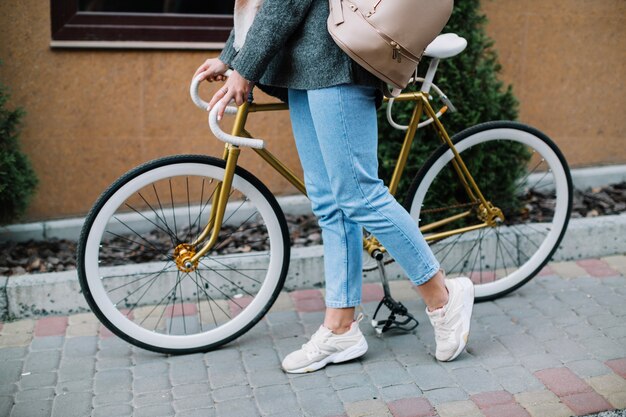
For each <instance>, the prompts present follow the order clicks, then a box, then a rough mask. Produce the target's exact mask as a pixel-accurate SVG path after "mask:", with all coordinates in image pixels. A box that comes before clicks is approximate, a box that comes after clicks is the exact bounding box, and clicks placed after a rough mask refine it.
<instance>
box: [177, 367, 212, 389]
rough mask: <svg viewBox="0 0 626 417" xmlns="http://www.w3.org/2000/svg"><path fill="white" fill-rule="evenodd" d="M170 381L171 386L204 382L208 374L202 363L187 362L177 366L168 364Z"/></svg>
mask: <svg viewBox="0 0 626 417" xmlns="http://www.w3.org/2000/svg"><path fill="white" fill-rule="evenodd" d="M169 373H170V380H171V382H172V385H174V386H176V385H182V384H191V383H193V382H206V381H208V379H209V373H208V371H207V368H206V366H205V364H204V362H202V361H189V362H183V363H179V364H170V372H169Z"/></svg>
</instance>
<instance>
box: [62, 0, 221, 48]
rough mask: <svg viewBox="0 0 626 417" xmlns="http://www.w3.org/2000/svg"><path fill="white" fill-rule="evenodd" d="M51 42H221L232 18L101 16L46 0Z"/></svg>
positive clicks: (71, 1) (69, 0)
mask: <svg viewBox="0 0 626 417" xmlns="http://www.w3.org/2000/svg"><path fill="white" fill-rule="evenodd" d="M50 17H51V25H52V41H53V42H60V43H63V41H85V42H101V41H108V42H111V41H113V42H115V41H120V42H124V41H135V42H137V41H138V42H180V43H184V42H188V43H195V42H201V43H223V42H225V41H226V39H227V38H228V35H229V33H230V30H231V29H232V27H233V17H232V15H182V14H149V13H145V14H144V13H102V12H83V11H79V10H78V2H77V1H76V0H50Z"/></svg>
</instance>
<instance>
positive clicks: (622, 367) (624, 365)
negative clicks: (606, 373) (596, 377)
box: [606, 358, 626, 379]
mask: <svg viewBox="0 0 626 417" xmlns="http://www.w3.org/2000/svg"><path fill="white" fill-rule="evenodd" d="M606 365H607V366H608V367H609V368H611V369H613V372H615V373H616V374H618V375H620V376H621V377H622V378H624V379H626V358H622V359H614V360H610V361H606Z"/></svg>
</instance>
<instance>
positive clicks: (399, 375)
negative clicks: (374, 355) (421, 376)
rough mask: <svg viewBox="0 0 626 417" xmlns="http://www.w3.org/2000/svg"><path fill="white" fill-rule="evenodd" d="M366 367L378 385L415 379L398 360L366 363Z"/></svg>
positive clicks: (407, 381) (385, 385) (388, 384)
mask: <svg viewBox="0 0 626 417" xmlns="http://www.w3.org/2000/svg"><path fill="white" fill-rule="evenodd" d="M364 368H365V372H367V374H368V375H369V377H370V378H371V379H372V382H373V383H374V385H376V386H377V387H387V386H390V385H395V384H402V383H409V382H412V381H413V378H412V377H411V375H409V373H408V372H407V370H406V369H405V368H404V367H403V366H402V365H400V364H399V363H398V362H396V361H381V362H374V363H366V364H365V365H364Z"/></svg>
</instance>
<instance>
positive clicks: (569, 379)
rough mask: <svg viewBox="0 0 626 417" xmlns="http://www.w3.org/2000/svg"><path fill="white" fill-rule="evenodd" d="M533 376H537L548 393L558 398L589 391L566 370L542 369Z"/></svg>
mask: <svg viewBox="0 0 626 417" xmlns="http://www.w3.org/2000/svg"><path fill="white" fill-rule="evenodd" d="M535 376H537V378H539V379H540V380H541V382H543V384H544V385H545V386H546V387H547V388H548V389H549V390H550V391H552V392H554V393H555V394H556V395H558V396H559V397H563V396H565V395H570V394H576V393H580V392H588V391H590V390H591V388H590V387H589V385H587V383H585V381H583V380H582V379H581V378H579V377H578V376H576V374H574V373H573V372H572V371H571V370H569V369H568V368H552V369H544V370H542V371H537V372H535Z"/></svg>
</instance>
